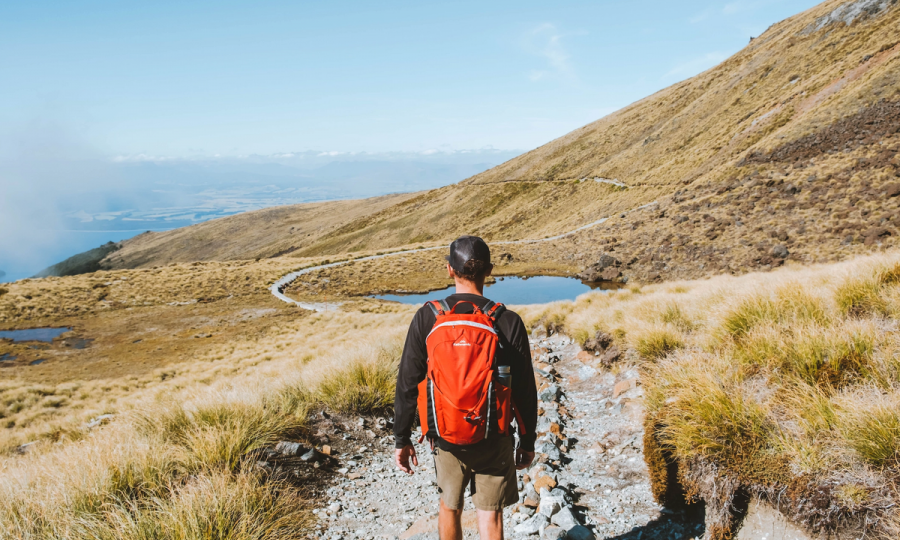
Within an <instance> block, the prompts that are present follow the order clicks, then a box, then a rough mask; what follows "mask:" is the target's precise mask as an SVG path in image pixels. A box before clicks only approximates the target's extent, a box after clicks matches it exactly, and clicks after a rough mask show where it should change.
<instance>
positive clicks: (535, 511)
mask: <svg viewBox="0 0 900 540" xmlns="http://www.w3.org/2000/svg"><path fill="white" fill-rule="evenodd" d="M532 347H533V357H534V359H535V368H536V369H535V373H536V374H537V375H538V384H539V386H540V389H539V395H540V398H541V415H540V417H539V425H538V433H539V437H538V442H537V451H538V459H537V460H536V464H535V465H534V466H533V467H532V468H530V469H529V470H528V471H522V472H520V473H519V479H520V482H519V489H520V503H519V504H518V505H516V506H513V507H511V508H508V509H507V510H506V511H505V512H504V523H505V529H506V535H507V537H511V538H530V539H537V538H541V539H558V538H573V539H589V538H616V539H657V538H658V539H676V540H679V539H688V538H694V537H702V533H703V521H702V516H700V517H699V520H697V519H696V518H694V519H691V516H687V515H683V514H679V513H674V512H671V511H669V510H663V509H661V508H660V507H659V506H658V505H657V504H656V503H655V502H654V501H653V498H652V496H651V494H650V485H649V480H648V476H647V469H646V467H645V465H644V461H643V456H642V452H641V441H642V435H643V430H642V426H641V418H642V415H643V405H642V402H643V400H642V396H643V390H642V388H641V387H640V384H639V381H638V374H637V372H636V371H626V372H624V373H619V374H617V375H614V374H613V373H610V372H609V371H606V370H602V369H599V368H598V367H596V365H595V359H594V358H593V357H591V356H589V355H588V354H587V353H581V351H580V349H579V347H578V346H577V345H574V344H573V343H572V342H571V340H570V339H569V338H567V337H565V336H554V337H552V338H549V339H534V340H532ZM579 353H580V355H579ZM392 447H393V444H392V441H391V438H390V437H382V438H381V439H380V440H378V441H377V444H370V445H367V446H364V447H361V448H360V449H359V450H358V452H357V455H354V456H349V457H345V456H338V461H339V464H338V465H337V467H340V469H339V476H338V477H336V479H335V483H334V485H333V486H332V487H331V488H329V489H328V490H327V492H326V493H327V498H326V499H325V500H323V501H322V503H323V504H322V506H321V507H319V508H318V509H316V513H317V515H318V517H319V528H318V529H317V532H316V535H315V537H316V538H323V539H329V540H350V539H357V538H358V539H363V538H366V539H368V538H385V539H395V538H399V539H401V540H408V539H412V540H424V539H429V540H431V539H437V532H436V530H437V522H436V518H435V515H436V511H437V505H438V493H437V488H436V486H435V484H434V465H433V460H432V457H431V455H430V453H429V452H427V451H426V448H425V445H417V446H416V451H417V453H418V455H419V467H418V469H417V470H416V474H414V475H412V476H408V475H406V474H403V473H401V472H399V471H397V470H396V469H395V467H394V465H393V449H392ZM466 510H467V512H465V514H464V518H463V525H464V527H465V529H466V534H465V536H466V538H477V536H478V535H477V532H476V530H475V523H474V513H473V512H472V506H471V501H470V500H468V497H467V501H466Z"/></svg>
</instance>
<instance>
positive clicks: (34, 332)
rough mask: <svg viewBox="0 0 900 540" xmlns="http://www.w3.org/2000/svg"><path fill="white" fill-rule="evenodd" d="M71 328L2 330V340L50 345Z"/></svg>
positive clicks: (0, 333) (0, 335) (0, 337)
mask: <svg viewBox="0 0 900 540" xmlns="http://www.w3.org/2000/svg"><path fill="white" fill-rule="evenodd" d="M71 330H72V329H71V328H28V329H26V330H0V339H11V340H13V341H43V342H44V343H50V342H51V341H53V340H54V339H56V338H57V337H59V336H60V335H62V334H65V333H66V332H69V331H71Z"/></svg>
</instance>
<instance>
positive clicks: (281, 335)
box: [0, 312, 410, 539]
mask: <svg viewBox="0 0 900 540" xmlns="http://www.w3.org/2000/svg"><path fill="white" fill-rule="evenodd" d="M409 315H410V314H409V313H404V314H403V316H402V317H398V316H396V315H378V314H365V315H362V314H359V313H340V312H336V313H326V314H320V315H315V316H312V317H307V318H303V319H300V320H297V321H293V322H292V324H289V325H285V326H282V327H276V328H273V329H272V331H271V334H270V337H271V347H272V349H271V350H270V351H269V356H270V358H269V360H267V361H265V362H264V363H255V364H252V369H250V366H245V367H244V369H237V370H234V371H231V372H227V373H217V371H218V370H216V369H215V368H216V367H221V365H218V366H214V367H213V366H207V370H209V371H203V370H199V371H197V372H194V373H190V372H186V373H184V374H182V375H181V376H180V377H176V379H180V380H179V381H178V383H177V384H176V385H170V386H166V385H161V386H159V387H156V388H154V389H153V390H154V391H149V390H145V391H143V392H138V393H136V394H135V395H133V396H132V397H131V398H132V400H134V404H133V406H132V408H131V409H130V410H124V411H120V412H121V414H120V416H119V417H117V418H116V419H115V420H114V421H113V422H112V424H111V425H109V426H107V427H104V428H100V429H95V430H94V431H91V432H89V433H84V434H83V436H82V438H81V439H80V440H78V441H69V442H68V443H66V444H61V445H46V444H45V445H44V446H43V447H41V446H38V447H37V448H35V449H33V451H29V453H28V454H26V455H25V456H21V457H7V458H3V459H2V461H0V498H2V499H3V500H4V505H3V507H2V508H0V537H4V538H7V537H8V538H46V537H65V538H73V539H81V538H84V539H87V538H126V539H139V538H140V539H146V538H236V539H245V538H246V539H260V538H272V539H276V538H302V537H305V534H306V528H305V527H306V525H307V524H309V523H310V520H311V516H310V514H309V513H308V505H307V503H306V502H305V501H304V500H303V496H302V493H301V492H298V491H297V489H296V488H294V487H291V486H289V485H286V484H283V483H281V482H279V481H275V480H273V479H271V478H268V477H265V476H263V475H261V473H258V472H256V471H254V468H253V466H252V464H253V463H254V462H255V459H254V458H253V457H252V456H253V452H254V451H256V450H258V449H260V448H263V447H270V446H272V445H274V444H275V443H276V442H277V441H278V440H280V439H282V438H285V437H290V438H295V439H296V438H302V436H303V434H304V431H303V429H304V426H305V425H306V420H307V413H308V412H309V410H310V408H312V407H316V406H321V405H326V406H329V407H331V408H332V409H333V410H335V411H338V412H345V413H361V414H367V413H372V412H376V411H379V410H384V409H385V408H388V407H390V406H391V405H392V403H393V389H394V386H395V377H396V366H397V363H398V361H399V351H400V343H401V341H400V338H401V337H402V330H403V329H404V328H405V326H406V323H407V322H408V318H409ZM401 320H402V324H401ZM351 335H352V336H353V337H354V339H353V341H352V342H359V341H362V342H363V343H367V345H363V346H356V347H347V346H346V343H350V342H351V340H350V336H351ZM301 353H302V354H301ZM310 356H312V359H310V358H309V357H310ZM231 360H232V361H233V360H234V358H232V359H231ZM210 368H212V369H210ZM210 377H211V378H214V379H215V380H214V381H213V382H212V383H208V382H207V383H204V382H201V381H198V380H197V379H198V378H210Z"/></svg>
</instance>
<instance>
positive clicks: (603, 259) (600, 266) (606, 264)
mask: <svg viewBox="0 0 900 540" xmlns="http://www.w3.org/2000/svg"><path fill="white" fill-rule="evenodd" d="M578 277H579V278H580V279H581V280H582V281H588V282H591V283H596V282H599V281H616V282H621V283H625V282H626V281H628V279H627V278H626V277H625V276H623V275H622V262H621V261H619V259H616V258H615V257H613V256H612V255H609V254H607V253H604V254H602V255H601V256H600V260H598V261H597V262H595V263H594V264H592V265H590V266H588V267H587V268H585V269H584V271H583V272H581V273H580V274H578Z"/></svg>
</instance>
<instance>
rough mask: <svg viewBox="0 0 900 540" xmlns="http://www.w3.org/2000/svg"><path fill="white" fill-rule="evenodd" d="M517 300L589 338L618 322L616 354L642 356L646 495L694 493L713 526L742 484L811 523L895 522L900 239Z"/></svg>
mask: <svg viewBox="0 0 900 540" xmlns="http://www.w3.org/2000/svg"><path fill="white" fill-rule="evenodd" d="M522 313H523V318H524V319H525V320H526V324H529V325H537V326H546V327H550V326H554V327H557V328H563V329H564V330H565V331H566V332H568V333H569V334H570V335H572V336H574V337H576V338H577V339H580V340H582V341H584V340H586V339H588V338H589V337H593V336H594V335H595V332H598V331H600V332H605V333H607V334H609V335H611V336H614V340H615V344H616V345H617V346H618V348H619V349H620V350H624V351H627V352H626V354H625V357H626V360H625V365H624V366H621V365H620V366H615V367H614V369H622V370H624V369H628V368H630V367H631V366H633V365H635V364H636V365H638V366H640V367H641V369H642V371H643V373H644V376H643V381H642V382H643V384H644V386H645V392H646V394H645V395H646V404H647V416H646V419H645V425H646V428H647V430H646V434H645V440H644V445H645V446H644V456H645V459H646V460H647V463H648V466H649V467H650V472H651V479H652V481H653V490H654V494H655V495H656V497H657V499H658V500H659V501H660V503H662V504H666V505H668V506H678V505H680V504H684V502H685V494H684V491H682V490H681V489H679V487H681V488H685V489H686V491H687V493H688V498H689V499H696V498H702V499H703V500H704V501H705V502H706V505H707V506H706V512H707V514H706V515H707V533H708V534H709V538H713V539H724V538H730V537H732V536H730V535H731V534H733V533H734V532H735V528H737V526H739V523H740V519H741V517H742V507H741V504H742V501H746V496H747V495H748V494H752V495H755V496H758V497H762V498H764V499H768V500H769V501H770V502H771V503H772V504H773V505H775V506H777V507H778V508H780V509H781V510H782V511H783V512H784V513H785V514H786V515H787V516H789V517H790V518H792V519H794V520H795V521H796V522H797V523H800V524H802V525H804V526H806V528H808V529H810V530H814V531H821V530H834V529H836V528H846V529H851V530H856V533H855V534H852V535H850V536H847V537H854V538H856V537H859V536H860V533H859V531H860V530H861V529H864V530H865V531H867V533H866V535H865V536H868V537H873V536H874V537H878V538H897V535H898V534H900V511H898V503H900V355H898V352H900V349H898V346H900V342H898V339H897V328H898V320H900V257H898V254H897V252H896V251H894V252H892V253H890V254H882V255H876V256H870V257H866V258H857V259H854V260H852V261H848V262H844V263H834V264H830V265H822V266H811V267H800V266H795V267H788V268H784V269H781V270H778V271H775V272H770V273H752V274H748V275H744V276H741V277H731V276H718V277H716V278H712V279H710V280H705V281H682V282H669V283H665V284H658V285H651V286H645V287H631V288H630V289H628V290H621V291H617V292H616V293H614V294H610V295H599V294H589V295H584V296H582V297H580V298H579V299H578V300H577V301H576V302H559V303H556V304H553V305H550V306H535V307H533V308H529V309H526V310H524V311H523V312H522ZM591 362H593V361H591ZM597 367H598V368H600V369H602V367H601V366H600V365H599V364H598V366H597ZM743 510H744V511H745V510H746V508H743ZM843 537H844V536H841V538H843Z"/></svg>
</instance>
